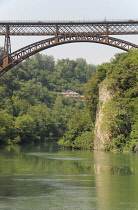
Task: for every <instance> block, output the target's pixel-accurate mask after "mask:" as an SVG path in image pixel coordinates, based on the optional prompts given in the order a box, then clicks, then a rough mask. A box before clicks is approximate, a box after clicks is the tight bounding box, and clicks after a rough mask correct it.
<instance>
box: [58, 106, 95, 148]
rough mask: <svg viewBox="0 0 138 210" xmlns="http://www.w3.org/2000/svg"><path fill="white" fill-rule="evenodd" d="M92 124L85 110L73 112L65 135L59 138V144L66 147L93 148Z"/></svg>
mask: <svg viewBox="0 0 138 210" xmlns="http://www.w3.org/2000/svg"><path fill="white" fill-rule="evenodd" d="M92 129H93V124H92V121H91V118H90V115H89V113H88V111H87V110H84V111H82V112H80V113H77V114H75V115H74V116H73V117H72V118H71V119H70V120H69V122H68V124H67V131H66V133H65V135H64V136H63V137H62V138H61V139H60V140H59V142H58V143H59V145H61V146H63V147H68V148H77V149H78V148H79V149H80V148H82V149H92V148H93V135H92Z"/></svg>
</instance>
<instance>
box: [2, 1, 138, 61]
mask: <svg viewBox="0 0 138 210" xmlns="http://www.w3.org/2000/svg"><path fill="white" fill-rule="evenodd" d="M137 10H138V0H131V1H129V0H114V1H113V0H52V1H51V0H22V1H21V0H0V21H2V20H9V21H11V20H27V21H29V20H36V21H38V20H41V21H47V20H78V21H79V20H89V21H90V20H92V21H93V20H104V19H105V18H106V20H124V19H126V20H138V12H137ZM114 37H117V36H114ZM45 38H48V37H44V36H42V37H40V36H39V37H38V36H36V37H30V36H21V37H17V36H16V37H12V36H11V45H12V51H15V50H17V49H19V48H21V47H24V46H25V45H28V44H31V43H33V42H36V41H38V40H43V39H45ZM117 38H120V39H123V40H126V41H129V42H132V43H135V44H138V35H127V36H125V35H124V36H119V37H117ZM3 45H4V37H3V36H0V46H3ZM121 52H124V51H122V50H120V49H117V48H114V47H111V46H107V45H103V44H97V43H72V44H66V45H60V46H56V47H53V48H49V49H47V50H44V51H42V52H41V53H42V54H45V55H52V56H54V58H55V60H57V59H62V58H63V59H65V58H69V59H76V58H80V57H81V58H84V59H86V61H87V62H88V63H90V64H95V65H98V64H101V63H103V62H109V61H110V59H112V58H114V55H115V54H116V53H121Z"/></svg>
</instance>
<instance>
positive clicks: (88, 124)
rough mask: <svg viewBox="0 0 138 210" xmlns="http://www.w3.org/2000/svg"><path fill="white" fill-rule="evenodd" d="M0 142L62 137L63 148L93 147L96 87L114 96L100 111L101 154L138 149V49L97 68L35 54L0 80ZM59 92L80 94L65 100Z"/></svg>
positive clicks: (82, 61)
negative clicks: (106, 137)
mask: <svg viewBox="0 0 138 210" xmlns="http://www.w3.org/2000/svg"><path fill="white" fill-rule="evenodd" d="M0 84H1V86H0V98H1V100H0V112H1V113H0V143H1V144H13V143H19V142H20V143H26V142H37V141H45V140H47V138H49V139H51V140H53V139H54V138H55V137H58V138H60V140H59V142H58V143H59V145H61V146H64V147H67V148H78V149H93V147H94V130H95V120H96V111H97V107H98V106H99V104H98V103H99V101H98V100H99V99H98V94H99V86H100V85H101V84H102V85H106V86H107V88H108V91H110V93H111V95H112V98H111V99H110V100H108V101H107V103H106V105H105V107H104V110H103V111H104V117H103V129H104V130H105V131H106V132H107V133H109V134H110V141H107V142H105V145H104V149H105V150H117V151H123V150H126V149H127V148H129V149H130V148H131V150H136V149H137V147H138V51H137V50H134V51H131V50H130V51H129V52H127V53H121V54H117V55H115V58H114V59H112V60H111V62H110V63H103V64H102V65H99V66H97V68H96V67H95V66H94V65H90V64H87V63H86V61H85V60H84V59H82V58H78V59H76V60H69V59H62V60H58V61H57V62H55V60H54V58H53V57H52V56H46V55H42V54H36V55H35V56H33V57H32V58H30V59H28V60H26V61H24V62H22V63H20V64H19V65H18V66H16V67H14V69H13V70H11V71H9V72H7V73H6V74H5V75H4V76H3V77H1V78H0ZM62 90H72V91H75V92H78V93H80V94H84V95H85V98H84V100H76V99H69V98H63V97H62V95H61V92H62Z"/></svg>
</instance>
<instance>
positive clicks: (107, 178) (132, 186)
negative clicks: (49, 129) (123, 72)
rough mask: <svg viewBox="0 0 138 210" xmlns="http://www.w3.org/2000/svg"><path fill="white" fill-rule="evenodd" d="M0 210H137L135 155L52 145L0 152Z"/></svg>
mask: <svg viewBox="0 0 138 210" xmlns="http://www.w3.org/2000/svg"><path fill="white" fill-rule="evenodd" d="M0 209H4V210H66V209H67V210H131V209H132V210H135V209H138V154H132V153H106V152H97V151H78V150H75V151H67V150H62V149H61V148H59V147H58V146H57V144H56V143H43V144H36V145H23V146H20V145H16V146H8V147H3V148H0Z"/></svg>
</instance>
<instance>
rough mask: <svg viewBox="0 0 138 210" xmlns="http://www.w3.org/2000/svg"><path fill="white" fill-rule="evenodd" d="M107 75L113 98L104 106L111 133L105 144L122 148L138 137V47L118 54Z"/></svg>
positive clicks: (113, 147)
mask: <svg viewBox="0 0 138 210" xmlns="http://www.w3.org/2000/svg"><path fill="white" fill-rule="evenodd" d="M100 68H102V66H101V67H100ZM106 75H107V76H106V81H105V84H106V85H107V86H108V89H109V90H110V92H111V93H112V98H111V100H108V101H107V102H106V104H105V107H104V109H103V112H104V117H103V129H104V130H106V131H107V132H108V133H110V137H111V142H107V143H106V145H105V148H107V149H115V150H123V149H124V147H125V146H126V145H127V146H128V145H132V144H133V143H134V142H137V139H138V132H137V124H138V104H137V102H138V51H137V50H136V51H129V52H128V53H122V54H118V55H116V59H115V60H113V61H111V63H110V64H109V65H108V69H107V73H106ZM105 122H106V123H105Z"/></svg>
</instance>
